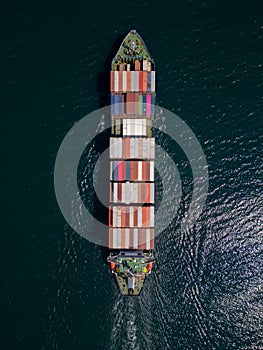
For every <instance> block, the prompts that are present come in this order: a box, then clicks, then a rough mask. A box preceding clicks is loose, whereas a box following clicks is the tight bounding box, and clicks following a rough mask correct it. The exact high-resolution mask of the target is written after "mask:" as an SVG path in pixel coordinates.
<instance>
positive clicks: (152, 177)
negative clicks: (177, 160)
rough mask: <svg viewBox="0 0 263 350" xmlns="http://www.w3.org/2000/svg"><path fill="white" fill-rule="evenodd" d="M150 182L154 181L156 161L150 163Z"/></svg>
mask: <svg viewBox="0 0 263 350" xmlns="http://www.w3.org/2000/svg"><path fill="white" fill-rule="evenodd" d="M150 181H154V161H152V160H151V161H150Z"/></svg>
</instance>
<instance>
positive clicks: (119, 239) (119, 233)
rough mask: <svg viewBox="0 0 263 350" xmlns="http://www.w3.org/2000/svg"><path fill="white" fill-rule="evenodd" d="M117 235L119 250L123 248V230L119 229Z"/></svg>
mask: <svg viewBox="0 0 263 350" xmlns="http://www.w3.org/2000/svg"><path fill="white" fill-rule="evenodd" d="M117 232H118V234H117V248H119V249H120V248H122V246H121V228H118V231H117Z"/></svg>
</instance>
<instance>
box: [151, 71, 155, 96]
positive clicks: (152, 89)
mask: <svg viewBox="0 0 263 350" xmlns="http://www.w3.org/2000/svg"><path fill="white" fill-rule="evenodd" d="M151 91H152V92H155V71H152V72H151Z"/></svg>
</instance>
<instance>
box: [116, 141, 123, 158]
mask: <svg viewBox="0 0 263 350" xmlns="http://www.w3.org/2000/svg"><path fill="white" fill-rule="evenodd" d="M117 155H118V156H117V158H119V159H120V158H122V138H121V137H118V144H117Z"/></svg>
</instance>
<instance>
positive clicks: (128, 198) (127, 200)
mask: <svg viewBox="0 0 263 350" xmlns="http://www.w3.org/2000/svg"><path fill="white" fill-rule="evenodd" d="M124 187H125V192H126V193H125V195H126V197H125V203H126V204H130V202H131V186H130V182H126V184H124Z"/></svg>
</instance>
